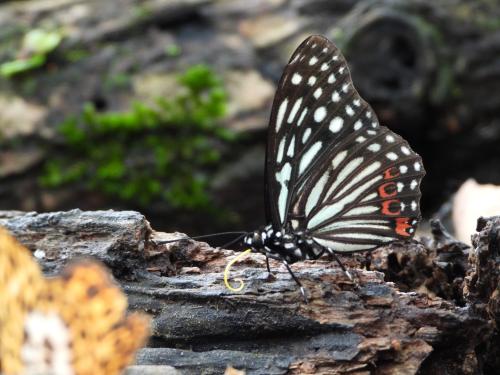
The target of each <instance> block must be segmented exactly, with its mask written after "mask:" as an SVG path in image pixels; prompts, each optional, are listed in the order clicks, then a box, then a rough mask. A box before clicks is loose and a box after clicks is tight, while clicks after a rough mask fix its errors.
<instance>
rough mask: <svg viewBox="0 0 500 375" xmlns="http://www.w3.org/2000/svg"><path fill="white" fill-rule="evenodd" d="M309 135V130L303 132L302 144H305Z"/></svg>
mask: <svg viewBox="0 0 500 375" xmlns="http://www.w3.org/2000/svg"><path fill="white" fill-rule="evenodd" d="M310 135H311V128H307V129H306V130H305V131H304V134H302V143H306V142H307V140H308V139H309V136H310Z"/></svg>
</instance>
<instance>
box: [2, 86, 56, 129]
mask: <svg viewBox="0 0 500 375" xmlns="http://www.w3.org/2000/svg"><path fill="white" fill-rule="evenodd" d="M46 114H47V109H46V108H44V107H42V106H40V105H37V104H33V103H29V102H28V101H26V100H24V99H23V98H21V97H18V96H6V95H2V94H0V138H4V139H10V138H14V137H18V136H26V135H32V134H33V133H34V132H35V129H36V128H37V126H39V125H40V123H41V121H42V120H43V119H44V118H45V116H46Z"/></svg>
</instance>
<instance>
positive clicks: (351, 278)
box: [328, 248, 355, 282]
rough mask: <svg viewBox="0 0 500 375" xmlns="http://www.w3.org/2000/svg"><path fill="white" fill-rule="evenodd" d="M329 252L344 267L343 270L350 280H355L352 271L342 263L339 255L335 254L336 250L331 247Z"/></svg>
mask: <svg viewBox="0 0 500 375" xmlns="http://www.w3.org/2000/svg"><path fill="white" fill-rule="evenodd" d="M328 252H329V253H330V254H331V255H332V256H333V258H334V259H335V261H336V262H337V263H338V265H339V266H340V268H341V269H342V271H343V272H344V273H345V275H346V276H347V277H348V278H349V280H351V281H353V282H355V280H354V277H352V275H351V273H350V272H349V271H348V270H347V269H346V268H345V266H344V265H343V264H342V262H341V261H340V259H339V257H338V256H337V254H335V251H333V250H332V249H330V248H329V249H328Z"/></svg>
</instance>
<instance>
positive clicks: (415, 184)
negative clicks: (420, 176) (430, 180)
mask: <svg viewBox="0 0 500 375" xmlns="http://www.w3.org/2000/svg"><path fill="white" fill-rule="evenodd" d="M417 185H418V182H417V180H411V183H410V189H411V190H415V188H416V187H417Z"/></svg>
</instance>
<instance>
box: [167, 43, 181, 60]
mask: <svg viewBox="0 0 500 375" xmlns="http://www.w3.org/2000/svg"><path fill="white" fill-rule="evenodd" d="M181 53H182V49H181V47H180V46H179V45H177V44H175V43H172V44H169V45H168V46H166V47H165V54H166V55H167V56H168V57H177V56H179V55H180V54H181Z"/></svg>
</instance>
